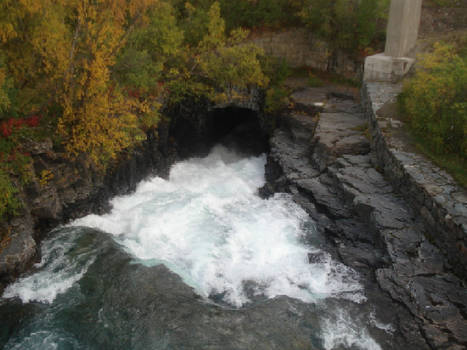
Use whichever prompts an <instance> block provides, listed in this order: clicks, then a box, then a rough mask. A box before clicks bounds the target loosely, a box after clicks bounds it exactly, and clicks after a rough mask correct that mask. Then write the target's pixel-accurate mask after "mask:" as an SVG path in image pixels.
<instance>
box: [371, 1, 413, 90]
mask: <svg viewBox="0 0 467 350" xmlns="http://www.w3.org/2000/svg"><path fill="white" fill-rule="evenodd" d="M421 10H422V0H391V8H390V11H389V20H388V26H387V31H386V47H385V51H384V54H377V55H373V56H369V57H367V58H366V59H365V70H364V74H363V80H364V81H393V82H394V81H398V80H400V79H401V78H402V77H403V76H404V75H405V74H406V73H407V72H408V71H409V69H410V68H411V67H412V65H413V63H414V59H413V58H411V57H408V56H409V55H410V53H411V51H412V50H413V49H414V48H415V44H416V41H417V37H418V28H419V26H420V15H421Z"/></svg>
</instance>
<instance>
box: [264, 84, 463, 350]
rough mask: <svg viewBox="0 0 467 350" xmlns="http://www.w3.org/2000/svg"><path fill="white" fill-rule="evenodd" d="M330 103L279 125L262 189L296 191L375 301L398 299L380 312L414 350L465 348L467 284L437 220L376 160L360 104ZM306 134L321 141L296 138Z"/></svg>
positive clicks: (265, 192) (270, 191)
mask: <svg viewBox="0 0 467 350" xmlns="http://www.w3.org/2000/svg"><path fill="white" fill-rule="evenodd" d="M313 94H314V95H315V96H316V92H313ZM302 95H303V93H302ZM301 98H302V100H305V99H304V98H303V96H301ZM315 102H316V101H311V102H310V103H315ZM323 102H326V105H325V107H324V108H323V111H322V112H321V114H320V118H319V121H313V119H312V117H311V116H308V120H307V118H306V117H303V116H301V117H300V118H297V116H296V115H294V114H293V113H292V114H291V115H290V116H289V117H288V118H290V119H292V120H293V122H291V121H286V122H285V123H284V124H285V125H286V127H283V128H281V129H279V130H277V131H276V132H275V134H274V136H273V137H272V138H271V153H270V155H269V158H268V164H267V171H266V176H267V180H268V184H267V185H266V186H265V187H264V188H263V189H262V190H261V193H262V194H263V195H268V194H271V193H273V192H274V191H284V190H285V191H288V192H291V193H292V194H294V197H295V200H296V201H297V202H298V203H299V204H301V205H302V206H303V207H304V208H305V209H306V210H307V211H308V213H309V214H310V215H311V216H312V217H313V218H314V219H315V221H316V222H317V226H318V229H319V230H320V231H321V232H323V233H324V234H325V235H326V237H327V238H329V241H330V242H332V244H333V247H334V248H333V249H334V250H335V254H336V255H337V256H338V257H339V258H340V259H341V260H342V261H343V262H344V263H345V264H347V265H349V266H351V267H353V268H355V269H356V270H358V271H360V272H361V273H362V274H364V275H365V276H367V281H366V291H367V295H368V298H369V301H370V303H371V302H373V303H375V305H387V304H385V303H387V300H386V301H384V300H385V299H386V298H390V299H391V302H389V305H391V306H390V308H391V310H387V309H385V310H383V309H382V308H381V307H379V308H378V307H377V310H376V312H377V315H378V313H380V315H381V314H385V315H386V319H387V318H389V319H391V321H392V322H393V324H394V325H395V326H396V327H397V334H395V335H394V337H395V338H394V339H395V342H396V343H397V342H399V343H400V344H404V345H403V346H404V347H405V348H408V349H430V348H436V349H461V348H464V347H465V346H467V319H466V311H467V289H466V286H465V282H464V281H463V280H462V279H460V278H459V277H457V276H456V275H455V274H454V273H452V272H451V270H450V268H449V263H448V261H447V259H446V257H445V256H444V255H443V254H442V252H441V251H440V250H439V248H437V247H436V246H435V245H433V244H432V243H431V242H430V241H429V240H428V239H427V238H426V235H425V232H426V231H427V230H430V229H431V227H427V226H426V222H425V221H424V220H423V219H422V218H421V217H420V215H417V214H416V213H414V212H413V209H412V207H411V206H410V205H409V204H408V203H407V202H406V201H405V200H404V198H403V196H401V195H400V194H399V193H397V192H396V191H395V190H394V189H393V187H392V186H391V184H390V183H389V182H387V181H386V179H385V178H384V177H383V175H382V174H381V173H380V172H379V171H378V170H377V168H375V166H374V165H375V163H376V160H375V155H374V154H373V153H372V152H370V144H369V141H368V139H367V138H366V137H365V136H364V134H365V130H364V129H365V124H366V120H365V119H364V117H363V114H362V113H361V110H359V106H358V104H357V103H355V102H353V101H349V99H345V100H343V99H336V98H333V97H332V96H329V95H328V99H327V101H323ZM312 121H313V122H312ZM291 125H292V127H290V126H291ZM294 128H295V129H300V130H294ZM297 133H300V134H301V135H302V138H304V139H306V138H308V139H309V140H311V142H310V143H308V144H305V143H302V142H296V137H295V135H296V134H297ZM307 133H308V135H307V136H305V134H307ZM388 314H389V315H388ZM398 337H400V338H398Z"/></svg>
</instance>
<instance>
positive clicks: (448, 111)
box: [400, 43, 467, 160]
mask: <svg viewBox="0 0 467 350" xmlns="http://www.w3.org/2000/svg"><path fill="white" fill-rule="evenodd" d="M466 81H467V60H466V58H465V57H461V56H459V55H458V54H457V53H456V50H455V48H454V47H453V46H451V45H447V44H439V43H437V44H435V46H434V51H433V52H432V53H428V54H425V55H423V56H422V57H420V69H419V70H418V71H417V73H416V74H415V76H414V77H413V78H412V79H410V80H408V81H407V82H406V83H405V85H404V89H403V93H402V94H401V95H400V106H401V109H402V112H403V114H404V115H405V117H406V118H407V121H408V123H409V125H410V128H411V129H412V131H413V132H414V133H415V135H416V136H418V137H420V138H421V139H422V140H423V143H424V145H426V146H427V147H428V148H429V149H430V150H431V151H432V152H435V153H437V154H444V153H446V154H447V153H449V154H458V155H459V156H460V157H461V158H463V159H464V160H465V159H466V158H467V137H466V133H467V89H466V88H465V84H466Z"/></svg>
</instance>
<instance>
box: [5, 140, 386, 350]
mask: <svg viewBox="0 0 467 350" xmlns="http://www.w3.org/2000/svg"><path fill="white" fill-rule="evenodd" d="M264 164H265V157H264V156H260V157H250V158H241V157H239V156H237V155H235V154H234V153H232V152H230V151H228V150H227V149H225V148H224V147H221V146H217V147H215V148H214V149H213V150H212V152H211V153H210V154H209V156H207V157H206V158H202V159H201V158H194V159H191V160H188V161H184V162H180V163H178V164H176V165H175V166H174V167H173V168H172V170H171V173H170V177H169V179H168V180H164V179H162V178H158V177H155V178H152V179H150V180H148V181H145V182H143V183H141V184H140V185H139V186H138V188H137V190H136V192H135V193H133V194H131V195H128V196H124V197H117V198H115V199H114V200H113V201H112V205H113V209H112V211H111V212H110V213H109V214H106V215H102V216H98V215H89V216H87V217H84V218H82V219H79V220H76V221H75V222H73V223H72V224H71V225H69V226H67V227H63V228H60V229H57V230H55V231H54V232H53V233H51V235H50V238H49V239H47V240H46V241H44V242H43V245H42V256H43V257H42V261H41V262H40V263H39V264H37V265H36V266H35V268H34V271H32V272H31V273H30V274H29V275H27V276H24V277H22V278H20V279H19V280H18V281H17V282H16V283H14V284H12V285H10V286H9V287H8V288H7V289H6V290H5V292H4V294H3V297H2V299H0V317H2V318H0V319H2V320H5V322H4V324H5V327H3V325H2V328H3V331H2V332H1V333H0V347H1V345H2V344H5V345H4V347H5V349H26V348H28V349H29V348H30V349H49V348H55V349H75V348H83V349H88V348H93V349H94V348H95V349H105V348H108V349H185V348H190V349H191V348H195V349H218V348H224V349H230V348H232V349H234V348H239V349H240V348H241V349H243V348H252V349H253V348H262V347H261V346H262V345H264V347H263V348H265V349H267V348H272V347H273V345H274V346H276V348H280V349H285V348H302V346H303V347H304V348H307V349H310V348H315V349H346V348H351V349H354V348H355V349H380V346H379V345H378V344H377V342H376V341H375V340H373V339H372V337H371V336H370V334H369V332H368V329H367V328H368V327H370V325H371V324H372V319H371V317H370V315H366V316H362V317H358V319H356V318H355V317H354V316H353V314H352V313H351V312H350V311H349V312H347V311H346V310H345V308H348V309H349V310H351V309H358V307H359V305H361V304H364V303H365V296H364V292H363V288H362V286H361V285H360V284H359V282H358V276H357V274H356V273H355V272H354V271H352V270H351V269H349V268H347V267H345V266H344V265H342V264H340V263H338V262H335V261H333V260H332V259H331V257H330V256H329V255H328V254H326V253H325V252H323V251H321V250H320V249H319V248H318V246H319V243H320V241H319V238H318V237H316V234H315V232H314V226H313V222H312V221H311V220H310V219H309V217H308V216H307V214H306V213H305V212H304V211H303V210H302V209H301V208H300V207H299V206H298V205H296V204H295V203H294V202H293V201H292V200H291V198H290V197H289V196H288V195H286V194H277V195H275V196H274V197H272V198H270V199H267V200H264V199H261V198H260V197H259V196H257V189H258V188H259V187H261V186H262V185H263V184H264ZM310 256H313V259H311V260H312V262H311V263H310V261H309V260H310V259H309V257H310ZM164 266H165V267H164ZM166 268H168V269H169V270H170V271H169V270H167V269H166ZM175 274H176V275H178V276H179V277H180V278H181V280H180V278H178V277H177V276H176V275H175ZM182 281H183V282H184V283H183V282H182ZM189 287H191V288H192V289H191V288H189ZM193 291H194V292H193ZM284 310H287V311H286V312H285V311H284ZM180 313H182V314H183V315H184V316H183V317H181V316H180ZM6 314H7V315H9V316H8V317H6V316H5V315H6ZM351 315H352V316H351ZM245 317H246V319H245ZM373 318H374V317H373ZM16 319H18V320H19V321H15V320H16ZM242 322H243V323H242ZM174 323H175V324H176V327H175V326H173V324H174ZM263 323H264V324H263ZM374 324H375V322H374V319H373V325H374ZM268 327H269V329H268ZM385 327H387V326H385ZM198 328H199V329H198ZM278 328H283V331H284V335H281V332H282V331H281V330H279V329H278ZM379 328H383V327H379ZM388 329H389V330H390V327H388ZM386 331H387V330H386ZM294 332H295V333H294ZM387 332H389V331H387ZM287 337H289V338H290V339H288V338H287ZM256 343H258V344H259V345H258V344H256ZM216 344H217V345H216ZM281 344H282V345H281ZM293 344H296V345H293ZM299 345H300V346H299Z"/></svg>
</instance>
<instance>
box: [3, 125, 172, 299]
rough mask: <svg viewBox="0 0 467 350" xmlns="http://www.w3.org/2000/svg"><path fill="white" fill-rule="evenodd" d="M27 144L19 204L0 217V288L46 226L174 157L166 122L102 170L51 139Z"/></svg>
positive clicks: (87, 208)
mask: <svg viewBox="0 0 467 350" xmlns="http://www.w3.org/2000/svg"><path fill="white" fill-rule="evenodd" d="M29 149H30V153H31V156H32V159H33V169H32V172H31V173H32V174H31V180H30V182H29V183H28V184H26V185H25V186H19V194H18V195H19V197H20V199H21V202H22V203H23V207H22V209H21V212H20V213H19V215H18V216H16V217H14V218H12V219H11V220H10V221H9V222H0V230H3V231H7V232H8V234H9V238H8V240H7V241H6V242H5V245H4V247H0V293H1V291H2V287H3V286H5V285H6V284H8V283H10V282H12V281H13V280H14V278H15V277H16V276H18V275H19V274H20V273H22V272H24V271H26V270H27V269H28V268H29V267H30V266H31V264H32V263H33V262H34V261H35V259H36V258H37V257H38V256H39V247H38V243H39V242H40V241H41V239H42V238H43V236H44V234H45V233H46V232H48V231H49V230H50V229H51V228H53V227H55V226H57V225H58V224H60V223H63V222H66V221H68V220H71V219H75V218H78V217H81V216H84V215H86V214H88V213H90V212H104V211H106V210H107V209H108V200H109V199H110V198H111V197H112V196H115V195H118V194H125V193H129V192H131V191H133V190H134V189H135V188H136V185H137V184H138V182H139V181H141V180H142V179H144V178H145V177H146V176H148V175H149V174H150V173H153V172H157V173H158V174H160V175H164V174H167V173H168V170H169V167H170V165H171V164H172V163H173V161H175V158H176V152H175V150H174V149H173V148H172V147H171V146H170V142H169V137H168V126H167V125H160V127H159V129H158V132H157V133H152V132H151V133H148V135H147V140H146V141H145V142H143V144H142V145H141V146H140V147H138V148H136V149H135V150H134V151H133V152H132V154H131V156H128V157H125V156H123V157H122V159H120V161H119V163H118V165H115V166H113V167H111V169H110V170H109V171H107V172H106V173H102V172H100V171H98V170H97V169H96V168H95V167H93V166H92V165H91V164H89V163H88V162H86V161H84V160H77V161H76V162H70V161H68V160H67V159H66V157H65V156H64V155H63V154H60V153H59V152H57V151H55V150H54V149H53V146H52V142H51V141H50V140H49V141H44V142H41V143H35V144H31V146H30V147H29ZM44 171H46V172H47V174H52V175H49V177H48V178H47V180H45V179H44V178H45V177H44V176H42V174H44V173H43V172H44Z"/></svg>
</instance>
